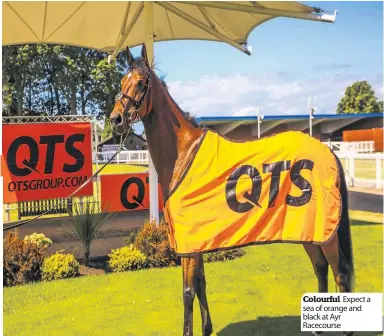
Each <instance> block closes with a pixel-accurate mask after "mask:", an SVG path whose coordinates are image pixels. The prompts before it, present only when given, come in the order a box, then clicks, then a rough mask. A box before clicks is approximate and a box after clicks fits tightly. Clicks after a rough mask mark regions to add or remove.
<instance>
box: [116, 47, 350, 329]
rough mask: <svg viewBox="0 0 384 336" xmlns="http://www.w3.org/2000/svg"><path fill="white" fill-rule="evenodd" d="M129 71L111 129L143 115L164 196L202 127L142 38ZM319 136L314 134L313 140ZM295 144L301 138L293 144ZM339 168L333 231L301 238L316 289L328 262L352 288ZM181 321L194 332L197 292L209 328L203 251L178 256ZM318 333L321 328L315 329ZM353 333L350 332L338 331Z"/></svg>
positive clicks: (342, 284)
mask: <svg viewBox="0 0 384 336" xmlns="http://www.w3.org/2000/svg"><path fill="white" fill-rule="evenodd" d="M126 55H127V61H128V65H129V69H128V72H127V73H126V74H125V75H124V76H123V78H122V80H121V92H120V93H118V94H117V96H116V98H115V100H116V102H115V105H114V108H113V110H112V112H111V114H110V121H111V124H112V125H113V130H114V131H115V132H116V133H119V134H125V133H126V132H127V131H128V130H129V129H130V127H131V125H132V124H133V123H135V122H138V121H142V122H143V125H144V128H145V133H146V136H147V143H148V148H149V152H150V155H151V158H152V160H153V164H154V166H155V169H156V171H157V174H158V177H159V183H160V185H161V190H162V193H163V199H164V200H167V197H168V196H169V194H170V192H172V190H173V189H174V188H175V186H177V184H178V181H180V179H181V178H182V177H183V174H184V172H185V170H186V169H187V168H188V164H189V161H190V159H191V158H192V157H193V155H194V153H195V152H196V151H197V149H198V146H199V143H200V140H201V138H202V137H203V136H204V131H203V129H202V128H199V127H195V126H193V125H192V124H191V123H190V121H189V120H188V118H186V117H185V116H184V113H183V111H182V109H181V108H180V107H179V106H178V105H177V103H176V102H175V101H174V100H173V99H172V97H171V95H170V94H169V92H168V90H167V89H166V88H165V87H164V85H163V83H162V80H160V79H159V78H158V76H157V75H156V74H155V72H154V71H153V69H152V66H151V65H150V63H149V61H148V58H147V53H146V48H145V44H143V46H142V49H141V57H137V58H134V57H133V56H132V54H131V52H130V50H129V48H127V50H126ZM316 141H318V140H316ZM297 145H299V144H297ZM335 160H336V161H337V167H338V170H339V176H340V183H339V185H338V188H339V191H340V196H341V204H342V205H341V212H340V217H339V218H340V219H339V225H338V229H337V231H335V234H334V235H333V237H332V239H330V240H329V241H328V242H327V243H326V244H323V245H319V244H303V246H304V250H305V252H306V253H307V255H308V256H309V259H310V261H311V263H312V266H313V270H314V273H315V275H316V277H317V282H318V292H320V293H326V292H327V291H328V268H329V266H330V268H331V270H332V273H333V276H334V280H335V282H336V285H337V286H338V288H339V290H340V292H342V293H347V292H351V291H352V290H353V284H354V267H353V253H352V241H351V232H350V221H349V217H348V190H347V185H346V182H345V176H344V171H343V168H342V165H341V163H340V161H339V160H338V159H337V157H336V156H335ZM181 264H182V274H183V304H184V327H183V335H184V336H192V334H193V330H192V329H193V324H192V320H193V302H194V298H195V296H196V295H197V298H198V300H199V304H200V311H201V318H202V334H203V335H204V336H208V335H211V333H212V332H213V327H212V321H211V317H210V312H209V307H208V301H207V295H206V278H205V274H204V263H203V257H202V255H201V254H198V255H194V256H191V257H182V258H181ZM314 334H315V335H320V334H321V332H314ZM342 335H348V336H350V335H353V332H342Z"/></svg>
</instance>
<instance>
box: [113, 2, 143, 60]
mask: <svg viewBox="0 0 384 336" xmlns="http://www.w3.org/2000/svg"><path fill="white" fill-rule="evenodd" d="M143 7H144V3H143V2H140V4H139V7H138V8H137V10H136V12H135V14H134V15H133V17H132V20H131V22H130V23H129V24H128V25H127V27H126V28H125V32H124V34H123V35H122V36H121V38H120V40H119V42H118V43H117V45H116V48H115V50H114V51H113V54H112V55H110V56H108V63H111V62H112V61H113V60H114V59H115V58H116V56H117V54H118V53H119V51H120V48H121V46H122V45H123V43H124V42H125V40H126V39H127V37H128V34H129V32H130V31H131V30H132V28H133V26H134V25H135V23H136V21H137V19H138V18H139V16H140V15H141V12H142V11H143ZM127 19H128V14H127Z"/></svg>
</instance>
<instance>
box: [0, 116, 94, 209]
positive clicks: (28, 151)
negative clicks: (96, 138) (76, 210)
mask: <svg viewBox="0 0 384 336" xmlns="http://www.w3.org/2000/svg"><path fill="white" fill-rule="evenodd" d="M1 167H2V175H3V176H4V203H14V202H21V201H34V200H42V199H49V198H59V197H67V196H69V195H70V194H71V193H72V192H74V191H75V190H76V189H77V188H79V187H80V186H81V185H82V184H83V183H84V182H85V181H86V180H87V179H88V178H89V177H91V175H92V145H91V124H90V123H68V124H28V125H26V124H23V125H4V126H3V156H2V160H1ZM92 194H93V185H92V183H91V182H90V183H89V184H88V185H86V186H85V187H84V188H82V189H81V190H80V191H79V192H78V193H77V194H76V196H89V195H92Z"/></svg>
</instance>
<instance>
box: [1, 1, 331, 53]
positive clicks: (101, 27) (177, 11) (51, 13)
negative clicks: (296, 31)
mask: <svg viewBox="0 0 384 336" xmlns="http://www.w3.org/2000/svg"><path fill="white" fill-rule="evenodd" d="M2 5H3V45H11V44H24V43H57V44H66V45H75V46H81V47H88V48H92V49H98V50H103V51H108V52H110V51H114V50H115V49H116V46H118V48H117V49H118V50H121V49H123V48H124V47H125V46H130V47H132V46H136V45H138V44H141V43H143V41H145V40H146V38H147V36H146V31H147V27H146V26H147V20H146V17H145V15H144V11H143V9H144V3H143V2H134V1H125V2H124V1H119V2H117V1H116V2H115V1H101V2H100V1H83V2H78V1H75V2H71V1H66V2H61V1H44V2H43V1H41V2H35V1H17V2H13V1H6V2H3V3H2ZM312 13H313V8H312V7H308V6H305V5H302V4H300V3H297V2H292V1H282V2H273V1H266V2H264V1H261V2H224V1H218V2H200V1H197V2H196V1H195V2H188V1H186V2H178V1H176V2H166V1H156V2H154V3H153V13H152V16H153V32H154V34H155V36H154V42H156V41H167V40H186V39H199V40H211V41H222V42H227V43H229V44H231V45H233V46H235V47H236V48H238V49H241V50H242V51H244V52H246V53H248V50H247V49H246V48H244V47H243V46H242V45H243V44H245V43H246V42H247V38H248V35H249V34H250V32H251V31H252V29H254V28H255V27H256V26H258V25H260V24H261V23H263V22H265V21H267V20H270V19H273V18H275V17H278V16H282V17H291V18H297V19H306V20H316V21H325V22H334V20H335V15H329V14H312ZM118 50H116V52H117V51H118Z"/></svg>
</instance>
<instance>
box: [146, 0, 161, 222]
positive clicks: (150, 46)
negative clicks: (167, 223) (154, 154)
mask: <svg viewBox="0 0 384 336" xmlns="http://www.w3.org/2000/svg"><path fill="white" fill-rule="evenodd" d="M144 17H145V23H146V25H145V26H146V29H147V32H146V38H145V47H146V49H147V57H148V61H149V64H150V65H152V62H153V56H154V40H153V2H152V1H145V2H144ZM148 156H149V160H148V166H149V217H150V219H151V220H153V221H155V222H156V224H157V225H158V224H159V223H160V216H159V193H158V177H157V172H156V169H155V166H154V165H153V161H152V158H151V154H150V152H149V151H148Z"/></svg>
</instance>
